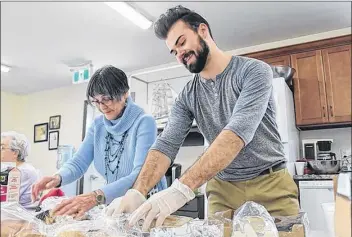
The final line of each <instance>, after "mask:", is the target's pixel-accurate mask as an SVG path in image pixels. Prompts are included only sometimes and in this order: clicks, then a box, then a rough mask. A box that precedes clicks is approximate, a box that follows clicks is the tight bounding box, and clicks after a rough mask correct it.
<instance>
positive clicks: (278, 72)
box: [270, 65, 296, 86]
mask: <svg viewBox="0 0 352 237" xmlns="http://www.w3.org/2000/svg"><path fill="white" fill-rule="evenodd" d="M270 67H271V69H272V71H273V76H274V78H279V77H283V78H284V79H285V81H286V83H287V85H289V86H292V78H293V74H295V72H296V70H295V69H294V68H292V67H289V66H283V65H277V66H274V65H270Z"/></svg>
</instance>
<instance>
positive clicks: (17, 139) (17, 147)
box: [1, 131, 30, 161]
mask: <svg viewBox="0 0 352 237" xmlns="http://www.w3.org/2000/svg"><path fill="white" fill-rule="evenodd" d="M6 137H7V138H10V143H9V146H10V147H9V148H10V149H11V150H13V151H17V152H18V157H17V160H18V161H25V159H26V157H27V156H28V154H29V151H30V144H29V141H28V139H27V137H26V136H25V135H24V134H21V133H18V132H15V131H9V132H3V133H1V139H3V138H6Z"/></svg>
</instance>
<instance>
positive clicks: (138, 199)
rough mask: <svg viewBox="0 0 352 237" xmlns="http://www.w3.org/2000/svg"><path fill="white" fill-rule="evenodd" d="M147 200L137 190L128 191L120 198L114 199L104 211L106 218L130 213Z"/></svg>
mask: <svg viewBox="0 0 352 237" xmlns="http://www.w3.org/2000/svg"><path fill="white" fill-rule="evenodd" d="M146 200H147V199H146V198H145V197H144V196H143V194H142V193H140V192H139V191H138V190H137V189H130V190H128V191H127V192H126V194H125V196H123V197H122V198H116V199H114V200H113V201H112V202H111V203H110V204H109V206H108V207H107V210H106V215H107V216H116V215H119V214H122V213H132V212H134V211H135V210H137V208H138V207H140V206H141V205H142V204H143V203H144V202H145V201H146Z"/></svg>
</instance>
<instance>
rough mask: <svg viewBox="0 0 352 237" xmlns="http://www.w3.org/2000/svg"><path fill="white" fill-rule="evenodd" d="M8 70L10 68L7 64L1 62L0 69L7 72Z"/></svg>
mask: <svg viewBox="0 0 352 237" xmlns="http://www.w3.org/2000/svg"><path fill="white" fill-rule="evenodd" d="M10 70H11V68H10V67H9V66H6V65H4V64H1V71H2V72H9V71H10Z"/></svg>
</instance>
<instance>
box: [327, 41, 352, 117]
mask: <svg viewBox="0 0 352 237" xmlns="http://www.w3.org/2000/svg"><path fill="white" fill-rule="evenodd" d="M322 54H323V63H324V73H325V85H326V94H327V101H328V114H329V121H330V122H332V123H338V122H351V116H352V113H351V45H344V46H339V47H333V48H328V49H324V50H322Z"/></svg>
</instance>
